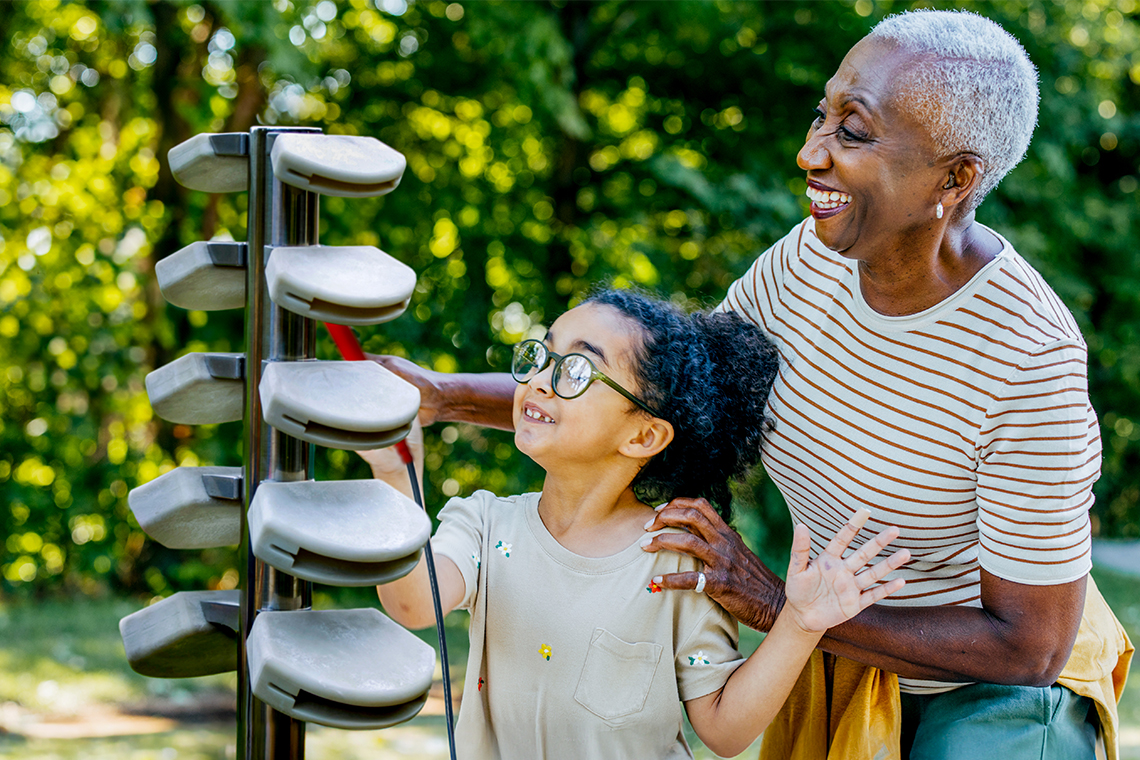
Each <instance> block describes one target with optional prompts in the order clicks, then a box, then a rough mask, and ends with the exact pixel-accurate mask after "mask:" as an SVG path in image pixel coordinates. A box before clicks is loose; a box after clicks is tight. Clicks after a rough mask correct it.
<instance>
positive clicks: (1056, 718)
mask: <svg viewBox="0 0 1140 760" xmlns="http://www.w3.org/2000/svg"><path fill="white" fill-rule="evenodd" d="M902 712H903V715H902V756H903V757H905V758H909V760H976V759H977V758H995V759H996V760H1093V758H1094V757H1095V746H1096V734H1097V723H1096V720H1097V717H1096V709H1095V708H1094V706H1093V703H1092V700H1090V699H1089V698H1088V697H1081V696H1078V695H1077V694H1074V693H1073V692H1071V691H1069V690H1068V689H1066V688H1065V687H1063V686H1057V685H1053V686H1049V687H1045V688H1036V687H1032V686H1001V685H998V684H985V683H979V684H973V685H971V686H963V687H962V688H960V689H955V690H954V691H949V692H945V693H943V694H930V695H925V694H903V695H902Z"/></svg>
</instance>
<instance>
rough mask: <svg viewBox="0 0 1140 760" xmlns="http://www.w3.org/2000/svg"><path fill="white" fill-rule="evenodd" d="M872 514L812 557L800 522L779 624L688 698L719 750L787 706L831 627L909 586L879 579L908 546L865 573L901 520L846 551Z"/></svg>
mask: <svg viewBox="0 0 1140 760" xmlns="http://www.w3.org/2000/svg"><path fill="white" fill-rule="evenodd" d="M869 515H870V513H869V512H867V511H866V510H859V512H857V513H856V514H855V516H854V517H853V518H852V519H851V521H850V522H848V524H847V525H846V526H844V528H843V530H841V531H840V532H839V535H837V536H836V537H835V538H834V539H832V541H831V543H830V544H829V545H828V547H827V549H826V550H825V551H824V552H823V553H821V554H820V555H819V556H818V557H816V559H815V560H814V561H813V562H811V563H810V564H809V562H808V550H809V548H810V540H809V537H808V530H807V528H806V527H804V526H802V525H801V526H797V527H796V532H795V537H794V539H793V540H792V554H791V559H790V560H789V562H788V599H789V602H788V604H787V605H785V606H784V609H783V610H782V611H781V612H780V614H779V615H778V616H777V617H776V622H775V624H774V625H773V626H772V630H771V631H770V632H769V633H768V635H767V636H766V637H765V638H764V641H763V642H761V644H760V646H759V647H758V648H757V649H756V651H755V652H754V653H753V654H752V656H751V657H749V658H748V659H747V660H746V661H745V662H744V664H743V665H741V666H740V667H739V668H737V669H736V670H735V671H733V673H732V675H731V676H730V677H729V679H728V681H727V682H726V683H725V685H724V686H723V687H721V688H720V689H719V690H717V691H714V692H713V693H711V694H707V695H705V696H703V697H699V698H697V699H692V700H689V701H688V702H686V703H685V710H686V712H688V715H689V722H690V723H692V724H693V730H695V731H696V732H697V735H698V736H699V737H701V741H703V742H704V743H705V745H706V746H708V748H709V749H711V750H712V751H713V752H715V753H717V754H718V755H722V756H726V757H728V756H734V755H737V754H739V753H741V752H743V751H744V750H745V749H747V748H748V746H749V745H750V744H752V742H753V741H755V740H756V737H757V736H759V735H760V733H761V732H762V731H763V730H764V729H765V728H767V726H768V724H769V723H770V722H771V721H772V718H774V717H775V716H776V713H777V712H779V710H780V708H781V707H782V706H783V704H784V700H786V699H787V698H788V694H790V693H791V691H792V687H793V686H795V683H796V679H797V678H799V675H800V671H801V670H803V666H804V663H806V662H807V659H808V657H810V656H811V653H812V650H813V649H815V647H816V645H817V644H818V643H819V640H820V637H821V636H822V635H823V633H824V631H825V630H827V628H829V627H830V626H832V625H836V624H838V623H840V622H842V621H843V620H846V619H848V618H850V617H851V616H852V615H856V614H858V613H859V611H860V610H862V609H864V608H866V607H868V606H869V605H872V604H874V603H875V602H877V601H878V600H880V599H882V598H883V597H885V596H887V595H888V594H891V593H893V592H894V591H897V590H898V589H899V588H902V585H903V581H902V580H901V579H896V580H893V581H891V582H889V583H884V584H882V585H879V586H875V585H874V584H875V583H876V582H878V581H879V580H881V579H882V578H883V577H885V576H886V575H887V573H889V572H891V571H892V570H894V569H896V568H898V567H900V566H901V565H902V564H903V563H905V562H906V561H907V559H909V557H910V553H909V552H907V550H905V549H903V550H902V551H900V552H896V553H895V554H893V555H891V556H890V557H889V558H888V559H885V560H883V561H882V562H879V563H877V564H876V565H875V566H874V567H871V568H869V569H868V570H866V571H864V572H862V573H859V570H861V569H862V568H863V566H864V565H865V564H866V563H867V562H868V561H869V560H870V559H871V558H873V557H874V556H875V555H877V554H878V553H879V552H880V551H882V550H883V549H884V548H885V547H886V546H887V544H889V543H890V542H891V541H892V540H894V538H895V537H896V536H897V535H898V529H897V528H889V529H887V530H885V531H883V532H882V533H880V534H879V535H878V536H876V537H875V538H874V539H873V540H871V541H869V542H868V543H867V544H865V545H864V546H863V547H861V548H860V549H859V550H858V551H856V552H853V553H852V554H851V556H850V557H847V558H846V559H843V552H844V550H846V548H847V546H848V545H849V544H850V542H851V540H852V539H853V538H854V537H855V535H856V534H857V533H858V532H859V528H860V527H862V525H863V524H864V523H865V522H866V521H867V517H868V516H869ZM856 573H858V574H856Z"/></svg>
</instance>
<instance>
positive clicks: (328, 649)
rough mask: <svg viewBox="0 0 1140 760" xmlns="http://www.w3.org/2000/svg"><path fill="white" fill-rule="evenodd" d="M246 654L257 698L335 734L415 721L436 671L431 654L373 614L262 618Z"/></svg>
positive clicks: (338, 612)
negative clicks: (331, 729)
mask: <svg viewBox="0 0 1140 760" xmlns="http://www.w3.org/2000/svg"><path fill="white" fill-rule="evenodd" d="M246 652H247V656H248V660H249V680H250V684H251V688H252V690H253V693H254V695H255V696H256V697H257V698H258V699H260V700H261V701H263V702H265V703H266V704H267V705H269V706H270V707H272V708H273V709H275V710H277V711H279V712H282V713H285V714H286V715H289V716H291V717H294V718H297V719H298V720H303V721H307V722H311V723H319V724H321V725H324V726H334V727H336V728H350V729H375V728H384V727H386V726H391V725H394V724H396V723H400V722H402V721H405V720H408V719H409V718H412V717H413V716H415V715H416V713H418V712H419V711H420V708H422V707H423V705H424V703H425V702H426V701H427V693H428V689H430V688H431V681H432V674H433V672H434V671H435V651H434V650H433V649H432V648H431V647H430V646H428V645H427V644H425V643H424V642H422V641H420V640H419V638H417V637H416V636H414V635H413V634H411V633H409V632H408V631H406V630H404V629H403V628H401V627H400V626H398V625H396V624H395V623H393V622H392V621H391V620H389V619H388V618H386V617H385V616H384V615H383V614H381V613H380V611H379V610H374V609H361V610H322V611H312V610H306V611H297V612H262V613H260V614H258V616H257V618H256V619H255V620H254V623H253V629H252V630H251V631H250V634H249V638H248V639H246Z"/></svg>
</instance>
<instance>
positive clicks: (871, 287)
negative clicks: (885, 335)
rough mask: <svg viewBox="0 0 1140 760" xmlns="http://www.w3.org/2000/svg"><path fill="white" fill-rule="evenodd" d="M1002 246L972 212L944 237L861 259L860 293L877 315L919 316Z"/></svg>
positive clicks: (898, 247) (995, 254)
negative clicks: (918, 314) (976, 219)
mask: <svg viewBox="0 0 1140 760" xmlns="http://www.w3.org/2000/svg"><path fill="white" fill-rule="evenodd" d="M1001 248H1002V245H1001V241H1000V240H998V239H997V237H995V236H994V235H993V233H991V232H990V231H989V230H987V229H985V228H984V227H982V226H981V225H980V224H977V223H976V222H974V215H973V214H970V215H969V217H968V218H967V219H965V220H963V221H961V222H959V223H958V224H956V225H951V226H948V227H947V228H946V229H945V232H944V234H943V235H942V237H941V238H940V239H936V240H930V241H926V242H922V241H914V240H909V241H903V242H900V243H899V244H898V245H897V246H896V247H895V249H894V250H890V251H882V252H880V253H879V255H877V256H874V257H869V258H868V259H866V260H861V261H859V289H860V291H861V292H862V294H863V300H864V301H865V302H866V303H867V305H868V306H870V307H871V308H872V309H873V310H874V311H876V312H878V313H879V314H883V315H884V316H890V317H900V316H906V315H908V314H917V313H918V312H920V311H925V310H926V309H929V308H931V307H933V306H937V305H938V304H940V303H942V302H943V301H945V300H946V299H947V298H949V297H950V296H952V295H954V293H956V292H957V291H958V290H959V289H961V288H962V287H963V286H964V285H966V283H968V282H969V281H970V280H971V279H972V278H973V276H974V275H976V274H977V273H978V272H979V271H980V270H981V269H982V267H984V266H985V265H986V264H988V263H989V262H990V261H992V260H993V259H994V257H996V256H997V255H998V254H999V253H1000V252H1001Z"/></svg>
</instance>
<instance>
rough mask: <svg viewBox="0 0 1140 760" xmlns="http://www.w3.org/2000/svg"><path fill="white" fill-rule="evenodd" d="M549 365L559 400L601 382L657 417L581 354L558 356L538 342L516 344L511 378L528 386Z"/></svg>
mask: <svg viewBox="0 0 1140 760" xmlns="http://www.w3.org/2000/svg"><path fill="white" fill-rule="evenodd" d="M551 361H553V362H554V371H553V372H552V373H551V376H550V385H551V387H552V388H554V392H555V393H556V394H557V395H558V396H559V397H561V398H565V399H571V398H578V397H579V396H581V395H582V394H583V393H585V392H586V389H587V388H589V387H590V384H591V383H592V382H594V381H595V380H601V381H602V382H603V383H605V384H606V385H608V386H610V387H611V388H613V389H614V390H615V391H617V392H618V393H620V394H621V395H623V396H625V397H626V398H627V399H629V400H630V401H632V402H633V403H635V404H637V405H638V406H639V407H641V408H642V409H644V410H645V411H647V412H649V413H650V414H651V415H653V416H654V417H657V416H659V415H658V414H657V412H655V411H653V410H652V409H650V408H649V405H648V404H646V403H645V402H644V401H642V400H641V399H639V398H638V397H637V396H634V395H633V394H632V393H630V392H629V391H627V390H626V389H625V388H622V387H621V386H620V385H618V384H617V383H615V382H614V381H613V380H611V379H609V378H608V377H606V376H605V375H603V374H602V373H601V372H599V371H598V368H597V367H595V366H594V363H593V362H592V361H590V360H589V358H588V357H585V356H583V355H582V354H566V355H565V356H560V355H559V354H556V353H554V352H553V351H551V350H550V349H549V348H547V347H546V344H544V343H543V342H542V341H540V340H524V341H523V342H522V343H516V344H515V351H514V356H513V358H512V359H511V376H512V377H513V378H514V379H515V381H516V382H519V383H528V382H530V381H531V379H532V378H533V377H534V376H535V375H537V374H538V373H539V372H542V371H543V370H544V369H546V367H547V365H548V364H550V362H551Z"/></svg>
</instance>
